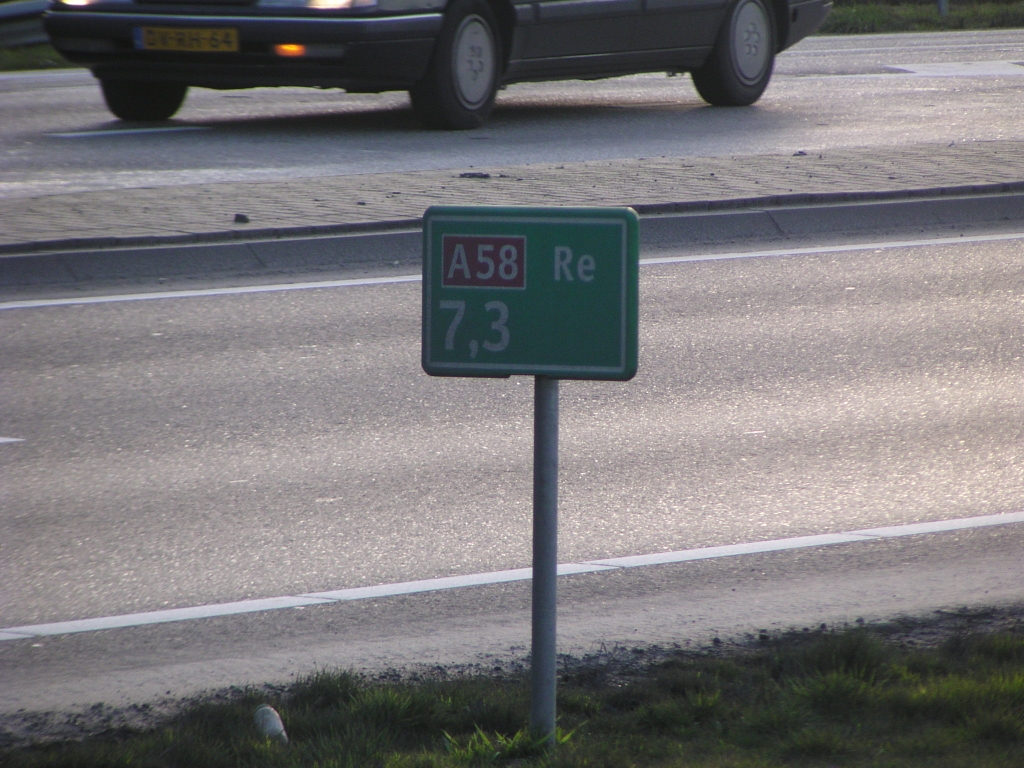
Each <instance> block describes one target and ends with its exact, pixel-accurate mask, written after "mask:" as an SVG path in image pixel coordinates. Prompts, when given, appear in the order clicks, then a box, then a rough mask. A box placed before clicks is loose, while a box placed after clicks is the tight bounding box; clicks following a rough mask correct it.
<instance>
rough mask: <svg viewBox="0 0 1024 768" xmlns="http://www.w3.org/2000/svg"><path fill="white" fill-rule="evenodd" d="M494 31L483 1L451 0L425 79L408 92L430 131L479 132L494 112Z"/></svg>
mask: <svg viewBox="0 0 1024 768" xmlns="http://www.w3.org/2000/svg"><path fill="white" fill-rule="evenodd" d="M497 29H498V25H497V23H496V22H495V20H494V14H493V13H492V12H491V8H490V6H489V5H488V4H487V3H486V2H484V0H455V2H454V3H452V4H451V6H450V7H449V10H448V13H446V14H445V19H444V25H443V26H442V27H441V34H440V35H438V37H437V41H436V42H435V44H434V53H433V56H432V57H431V60H430V66H429V68H428V70H427V74H426V77H424V78H423V79H422V80H421V81H420V82H419V83H417V84H416V85H415V86H413V88H412V89H411V90H410V91H409V96H410V98H411V99H412V106H413V109H414V110H415V111H416V114H417V115H418V116H419V118H420V119H421V120H422V121H423V122H424V123H426V124H427V125H428V126H430V127H431V128H454V129H466V128H478V127H480V126H481V125H483V124H484V122H485V121H486V120H487V118H488V116H489V115H490V114H491V109H492V108H493V107H494V95H495V93H496V92H497V90H498V73H499V70H500V67H501V61H502V58H501V42H500V38H499V37H498V34H497Z"/></svg>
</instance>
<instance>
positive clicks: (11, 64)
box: [0, 43, 78, 72]
mask: <svg viewBox="0 0 1024 768" xmlns="http://www.w3.org/2000/svg"><path fill="white" fill-rule="evenodd" d="M77 66H78V65H77V64H72V63H71V62H70V61H68V60H67V59H65V58H64V57H63V56H61V55H60V54H59V53H57V51H55V50H54V49H53V46H51V45H50V44H49V43H47V44H45V45H25V46H20V47H18V48H0V72H17V71H19V70H26V69H68V68H73V67H77Z"/></svg>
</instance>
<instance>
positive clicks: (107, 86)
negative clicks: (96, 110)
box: [100, 80, 188, 120]
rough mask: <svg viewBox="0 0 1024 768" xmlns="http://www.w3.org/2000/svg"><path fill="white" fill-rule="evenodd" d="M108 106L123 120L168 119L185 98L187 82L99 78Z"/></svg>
mask: <svg viewBox="0 0 1024 768" xmlns="http://www.w3.org/2000/svg"><path fill="white" fill-rule="evenodd" d="M100 88H102V89H103V99H104V100H105V101H106V102H107V108H108V109H109V110H110V111H111V112H113V113H114V114H115V115H116V116H117V117H119V118H121V119H122V120H166V119H167V118H169V117H170V116H171V115H173V114H174V113H175V112H177V111H178V109H179V108H180V107H181V104H182V102H183V101H185V93H186V92H187V91H188V86H187V85H178V84H177V83H147V82H143V81H140V80H100Z"/></svg>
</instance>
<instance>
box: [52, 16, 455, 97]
mask: <svg viewBox="0 0 1024 768" xmlns="http://www.w3.org/2000/svg"><path fill="white" fill-rule="evenodd" d="M442 20H443V17H442V15H441V14H439V13H422V14H414V15H406V16H378V17H367V16H361V17H354V18H353V17H349V18H339V17H334V18H308V17H307V18H281V17H251V16H233V15H223V16H214V15H202V16H193V15H184V14H181V15H178V14H153V13H105V12H83V11H51V12H50V13H48V14H47V15H46V16H45V17H44V20H43V23H44V26H45V28H46V31H47V33H48V34H49V35H50V39H51V40H52V41H53V45H54V47H55V48H56V49H57V50H58V51H60V52H61V54H62V55H64V56H65V57H66V58H68V59H70V60H71V61H73V62H75V63H78V64H83V65H85V66H88V67H90V68H91V69H92V70H93V72H94V74H96V76H97V77H100V78H110V79H130V80H152V81H161V82H178V83H185V84H188V85H198V86H205V87H209V88H247V87H254V86H267V85H304V86H325V87H341V88H348V89H350V90H371V91H374V90H389V89H401V88H408V87H409V86H410V85H412V84H413V83H415V82H417V81H418V80H419V79H421V78H422V77H423V75H424V73H425V72H426V68H427V65H428V63H429V61H430V55H431V52H432V51H433V45H434V38H435V37H436V35H437V33H438V30H439V29H440V27H441V23H442ZM144 26H145V27H170V28H185V29H187V28H202V29H209V28H231V29H234V30H236V32H237V34H238V40H239V50H238V51H237V52H232V53H224V52H221V53H194V52H182V51H144V50H138V49H136V47H135V43H134V40H135V36H136V30H137V29H139V28H141V27H144ZM279 44H299V45H303V46H307V47H308V48H309V50H310V54H309V55H307V56H303V57H281V56H278V55H276V54H275V52H274V46H275V45H279Z"/></svg>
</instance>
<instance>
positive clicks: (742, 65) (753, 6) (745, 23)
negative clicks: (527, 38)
mask: <svg viewBox="0 0 1024 768" xmlns="http://www.w3.org/2000/svg"><path fill="white" fill-rule="evenodd" d="M771 45H772V36H771V25H770V22H769V21H768V16H767V14H766V13H765V10H764V7H763V6H762V5H761V4H760V3H758V2H755V0H747V2H743V3H740V5H739V6H738V7H737V8H736V13H735V14H734V15H733V25H732V50H733V59H734V60H735V62H736V71H737V74H738V75H739V76H740V79H741V80H743V82H745V83H746V84H748V85H752V84H754V83H756V82H757V81H758V80H760V79H761V76H762V75H764V71H765V68H766V67H767V66H768V60H769V59H770V58H771Z"/></svg>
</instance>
